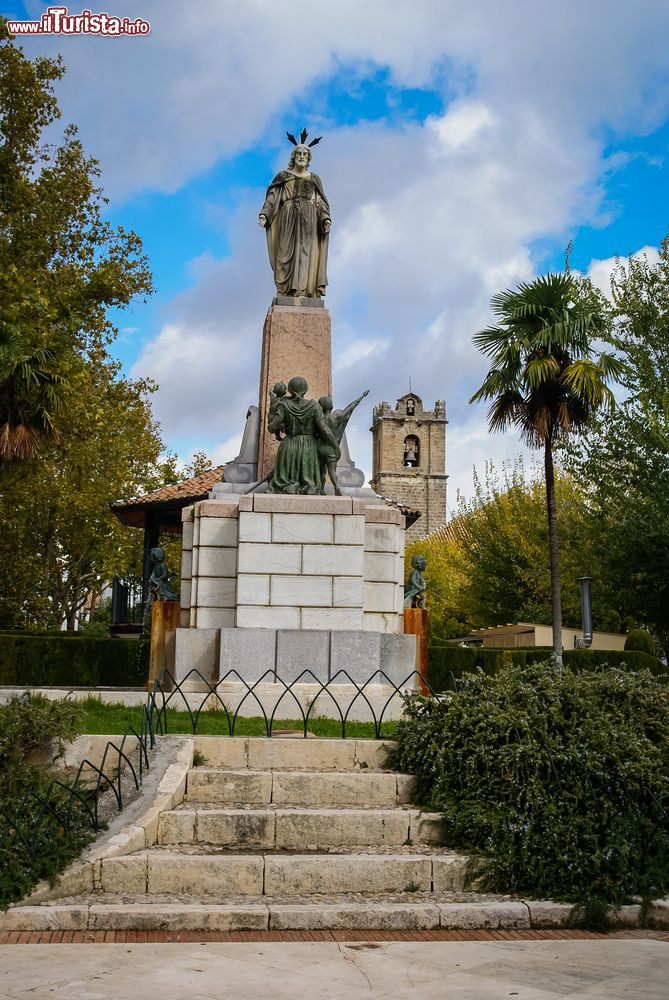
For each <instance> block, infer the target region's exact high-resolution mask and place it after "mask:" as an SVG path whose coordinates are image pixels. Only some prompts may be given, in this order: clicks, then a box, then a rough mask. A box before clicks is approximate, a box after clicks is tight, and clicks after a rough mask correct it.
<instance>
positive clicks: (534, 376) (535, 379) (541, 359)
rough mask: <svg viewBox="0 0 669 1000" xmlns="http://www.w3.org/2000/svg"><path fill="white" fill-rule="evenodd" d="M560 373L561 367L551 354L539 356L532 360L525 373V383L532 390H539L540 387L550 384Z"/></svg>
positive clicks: (528, 363) (526, 366)
mask: <svg viewBox="0 0 669 1000" xmlns="http://www.w3.org/2000/svg"><path fill="white" fill-rule="evenodd" d="M559 371H560V365H559V364H558V362H557V360H556V359H555V358H554V357H553V356H552V355H550V354H543V355H539V356H538V357H534V358H530V359H529V361H528V362H527V364H526V365H525V370H524V371H523V381H524V382H526V383H527V385H528V386H529V387H530V389H537V388H538V387H539V386H540V385H544V384H545V383H546V382H550V380H551V379H554V378H555V377H556V376H557V375H558V374H559Z"/></svg>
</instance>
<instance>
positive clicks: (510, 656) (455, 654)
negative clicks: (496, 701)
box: [427, 645, 666, 691]
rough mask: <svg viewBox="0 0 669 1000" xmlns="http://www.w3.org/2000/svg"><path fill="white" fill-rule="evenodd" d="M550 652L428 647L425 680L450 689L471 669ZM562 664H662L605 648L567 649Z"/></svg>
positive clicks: (492, 669) (658, 669) (655, 668)
mask: <svg viewBox="0 0 669 1000" xmlns="http://www.w3.org/2000/svg"><path fill="white" fill-rule="evenodd" d="M549 655H550V650H549V649H547V648H546V647H543V648H542V647H540V646H533V647H530V648H526V649H484V648H483V647H482V646H477V647H470V648H467V647H465V646H451V645H444V646H436V645H435V646H429V647H428V668H427V679H428V682H429V684H430V686H431V688H432V690H433V691H453V690H454V688H455V687H456V686H457V683H458V682H459V681H460V679H461V678H462V677H463V676H464V675H465V674H468V673H471V672H472V671H477V670H481V671H483V673H485V674H486V675H489V676H492V675H493V674H496V673H497V672H498V670H499V669H500V668H501V667H503V666H507V665H510V664H513V666H514V667H517V668H518V667H519V668H525V667H526V666H528V665H529V664H532V663H541V662H543V661H545V660H546V658H547V657H548V656H549ZM563 656H564V664H565V666H567V667H569V668H570V670H578V671H580V670H597V669H599V668H601V667H602V666H611V667H613V666H617V667H618V666H619V667H623V666H626V667H628V668H629V669H631V670H644V669H646V670H651V671H652V672H653V673H656V674H662V673H664V672H665V671H666V667H664V666H663V664H662V663H660V661H659V660H658V659H657V657H655V656H649V655H648V654H647V653H644V652H641V651H638V650H630V651H625V652H621V651H618V650H608V649H567V650H565V652H564V655H563Z"/></svg>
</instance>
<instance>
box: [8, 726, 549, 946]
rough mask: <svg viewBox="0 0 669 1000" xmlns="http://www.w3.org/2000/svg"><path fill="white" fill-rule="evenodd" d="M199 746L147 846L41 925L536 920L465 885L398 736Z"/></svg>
mask: <svg viewBox="0 0 669 1000" xmlns="http://www.w3.org/2000/svg"><path fill="white" fill-rule="evenodd" d="M191 746H192V741H191ZM194 746H195V760H196V761H199V763H200V766H189V764H190V757H189V758H188V764H186V765H184V767H183V771H182V774H183V777H182V779H181V784H180V785H179V783H178V782H177V783H174V782H173V787H174V790H175V793H174V794H173V795H172V798H171V800H170V799H167V800H165V799H164V798H163V799H162V800H161V799H160V794H159V799H158V800H156V801H157V802H158V803H159V806H158V808H157V809H155V810H154V819H153V820H152V821H151V832H150V834H149V827H148V826H147V827H146V830H145V831H143V832H145V833H146V839H145V842H144V849H141V850H134V852H133V853H128V850H130V851H132V850H133V843H134V842H133V841H132V840H130V841H128V849H126V850H124V851H123V853H122V854H121V855H120V856H104V855H101V858H100V860H98V861H97V862H94V865H95V867H94V874H93V876H92V878H91V883H90V888H91V889H93V891H90V889H89V890H88V891H86V890H85V889H84V891H83V892H80V893H79V894H77V895H76V896H71V897H69V898H67V899H63V898H60V899H57V900H54V899H53V898H52V899H50V900H48V901H45V902H44V903H43V904H42V906H40V907H32V909H33V910H35V911H40V910H41V919H40V920H38V921H37V923H38V924H40V925H41V926H43V925H45V924H47V925H49V926H51V927H54V926H60V925H61V924H62V919H61V918H60V917H59V916H58V915H59V914H61V915H64V913H65V911H66V910H67V908H68V907H69V910H68V913H69V924H68V927H70V928H74V927H77V928H79V927H81V926H84V927H85V928H86V929H89V930H184V931H186V930H266V929H270V930H326V929H359V930H367V929H369V930H390V929H402V930H428V929H434V928H439V927H450V928H453V927H456V928H459V927H494V928H497V927H502V928H523V927H529V926H530V923H529V911H528V907H527V906H526V904H524V903H522V902H520V901H515V900H511V899H510V897H508V896H507V897H503V896H481V895H478V894H476V893H471V892H465V890H464V885H465V872H466V864H467V859H466V858H464V857H462V856H459V855H457V854H454V853H453V852H452V851H449V850H447V849H446V848H444V847H443V846H442V826H441V820H440V817H439V816H438V815H435V814H430V813H424V812H421V811H420V810H419V809H418V808H416V807H414V806H412V805H411V795H412V785H413V779H412V778H411V776H410V775H406V774H397V773H396V772H394V771H390V770H387V769H385V767H384V765H385V763H386V756H387V751H388V744H384V743H382V742H381V741H374V740H353V739H347V740H321V739H315V738H314V739H306V740H305V739H300V738H295V737H293V738H290V737H289V738H281V737H275V738H272V739H260V738H257V739H256V738H249V739H241V738H234V739H231V738H217V737H196V738H195V743H194ZM191 754H192V749H191ZM186 772H187V773H186ZM177 777H178V775H177ZM184 778H185V789H184ZM168 780H171V779H168ZM159 791H160V790H159ZM161 801H162V802H163V803H164V802H165V801H167V804H168V805H169V806H170V807H169V808H160V802H161ZM130 829H133V830H136V829H137V828H136V827H135V828H130ZM130 836H131V837H132V836H134V834H131V835H130ZM147 845H149V846H147ZM87 878H88V876H87ZM61 897H62V893H61ZM27 902H29V901H27ZM49 909H50V910H51V915H52V916H51V919H49V917H48V915H47V912H46V911H48V910H49ZM18 911H19V908H17V909H16V910H14V911H13V912H14V914H15V915H16V914H18ZM24 915H25V916H27V911H26V910H24ZM16 919H18V920H20V917H18V918H16ZM66 923H67V921H66Z"/></svg>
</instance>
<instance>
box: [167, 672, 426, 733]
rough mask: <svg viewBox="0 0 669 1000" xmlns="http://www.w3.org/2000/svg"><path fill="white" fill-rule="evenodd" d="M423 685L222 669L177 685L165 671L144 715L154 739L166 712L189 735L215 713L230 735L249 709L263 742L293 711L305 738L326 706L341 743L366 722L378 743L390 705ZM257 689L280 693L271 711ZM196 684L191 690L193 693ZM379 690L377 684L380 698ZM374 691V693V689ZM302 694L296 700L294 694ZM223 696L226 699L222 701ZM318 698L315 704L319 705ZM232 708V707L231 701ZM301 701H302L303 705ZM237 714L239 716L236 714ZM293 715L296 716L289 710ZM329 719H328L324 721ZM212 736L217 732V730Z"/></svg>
mask: <svg viewBox="0 0 669 1000" xmlns="http://www.w3.org/2000/svg"><path fill="white" fill-rule="evenodd" d="M230 682H234V683H236V684H239V685H240V686H241V692H240V694H241V697H240V696H239V695H236V696H234V697H233V696H232V695H231V694H230V692H227V691H225V692H224V691H223V690H222V689H223V685H225V684H228V683H230ZM421 683H422V684H423V685H426V682H425V681H424V679H423V678H421V675H420V674H419V673H418V671H417V670H412V671H411V672H410V673H409V674H407V676H406V677H405V678H403V679H402V680H401V681H400V682H399V683H396V682H395V681H393V680H392V679H391V678H390V677H389V676H388V675H387V674H386V673H385V672H384V671H382V670H379V671H377V672H376V673H375V674H374V675H373V676H372V677H371V678H370V679H369V680H367V681H365V682H364V683H360V682H359V681H356V680H355V679H354V678H353V677H352V676H351V675H350V674H349V673H348V671H346V670H339V671H337V673H336V674H335V675H334V676H333V677H331V678H329V679H328V680H327V681H321V680H320V679H319V678H318V677H317V676H316V674H315V673H314V672H313V671H312V670H309V669H305V670H303V671H302V672H301V673H300V674H299V675H298V676H297V677H295V678H294V679H293V680H291V681H285V680H283V678H282V677H280V676H279V674H278V673H277V672H276V671H274V670H267V671H266V672H265V673H264V674H262V675H261V676H260V677H258V678H257V679H256V680H254V681H248V680H246V679H245V678H244V677H243V676H242V675H241V674H240V673H239V671H238V670H234V669H233V670H228V672H227V673H226V674H224V675H223V677H221V678H219V680H218V681H216V682H215V683H212V682H211V681H210V680H209V679H208V678H207V677H205V676H204V675H203V674H202V673H200V671H199V670H191V671H190V672H189V673H188V674H187V675H186V676H185V677H183V678H182V679H181V680H177V679H176V678H175V677H174V675H173V674H172V673H171V672H170V671H169V670H165V671H164V672H163V674H162V676H161V678H160V680H158V681H156V683H155V684H154V687H153V690H152V691H151V692H150V693H149V697H148V705H147V707H148V712H149V714H150V716H151V718H152V720H153V728H154V730H155V731H156V732H158V733H160V734H165V733H167V732H168V731H169V715H168V710H169V709H170V708H172V709H177V710H179V711H182V712H186V713H187V715H188V717H189V719H190V725H191V731H192V732H193V733H197V731H198V725H199V723H200V719H201V717H202V714H203V713H204V712H211V711H212V710H213V711H217V712H220V713H222V715H223V717H224V719H225V728H224V729H223V731H222V732H220V735H223V736H226V735H228V736H234V735H235V730H236V728H237V724H238V722H239V719H240V718H246V717H248V716H249V714H250V710H252V709H253V708H256V709H257V717H259V718H260V719H262V724H263V725H264V730H265V733H264V735H265V736H266V737H271V736H272V734H273V732H274V731H275V728H276V723H277V721H279V720H282V719H285V718H287V717H292V716H287V714H286V713H290V712H291V711H294V712H295V716H296V718H297V720H298V722H299V724H300V727H301V729H302V734H303V736H304V737H305V738H306V737H307V736H308V735H309V726H310V724H313V722H314V721H315V720H316V719H317V718H318V717H319V713H320V712H322V710H323V709H324V708H325V705H326V704H327V707H328V709H330V711H332V710H334V711H335V712H336V715H335V716H334V718H335V719H338V720H339V722H340V724H341V737H342V739H345V738H346V732H347V729H348V728H350V726H351V724H352V723H356V724H358V723H359V722H360V721H364V722H368V723H371V724H372V726H373V728H374V737H375V738H376V739H381V738H383V737H384V736H387V734H384V733H383V732H382V727H383V725H384V723H386V722H389V721H392V720H390V719H388V718H387V715H388V711H389V708H390V706H391V705H392V703H393V701H395V705H396V707H397V701H396V699H398V698H404V697H405V696H406V695H407V694H408V693H410V692H414V691H415V690H416V685H417V684H421ZM263 684H271V685H273V686H276V685H278V686H279V689H280V693H279V696H278V698H276V700H274V697H276V696H275V694H274V697H273V698H272V701H273V704H272V706H271V707H269V705H268V701H269V699H268V698H266V699H263V697H262V695H263V691H262V689H261V686H262V685H263ZM303 684H309V685H310V687H311V690H309V692H308V695H305V693H304V692H300V691H299V685H303ZM195 685H197V689H196V688H195ZM380 685H383V691H382V693H381V689H380V688H379V686H380ZM426 686H427V687H428V690H429V693H430V695H431V696H433V697H439V696H438V695H437V694H436V693H435V692H434V691H432V689H431V688H429V685H426ZM375 688H378V689H379V690H376V691H375V690H374V689H375ZM300 694H302V697H301V698H300V697H299V695H300ZM226 696H227V698H226ZM319 699H320V704H319ZM233 701H234V702H235V703H236V704H235V707H234V708H233V707H232V702H233ZM305 702H308V703H307V704H305ZM356 706H357V707H358V708H361V707H362V706H366V708H367V713H366V714H367V715H368V718H366V719H364V720H360V719H352V718H351V715H352V713H353V711H354V708H355V707H356ZM242 710H243V711H242ZM295 710H296V711H295ZM331 717H332V716H330V715H328V718H331ZM217 733H218V729H217Z"/></svg>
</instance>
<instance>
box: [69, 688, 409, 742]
mask: <svg viewBox="0 0 669 1000" xmlns="http://www.w3.org/2000/svg"><path fill="white" fill-rule="evenodd" d="M80 704H81V707H82V721H81V731H82V732H83V733H104V734H107V733H109V734H115V733H122V732H123V731H124V730H125V727H126V726H134V728H135V729H136V730H137V732H139V727H140V724H141V714H142V709H141V706H139V705H136V706H129V705H107V704H103V703H102V702H101V701H99V700H98V699H97V698H87V699H85V700H84V701H82V702H80ZM155 725H156V731H157V732H158V731H159V729H158V717H157V716H156V717H155ZM303 726H304V724H303V722H302V721H301V720H300V719H275V720H274V723H273V726H272V732H273V733H276V732H280V731H285V730H299V732H300V733H302V731H303ZM395 729H396V724H395V723H394V722H384V723H383V724H382V726H381V735H382V736H383V737H385V738H386V739H389V738H392V737H393V736H394V735H395ZM167 732H168V733H192V732H193V722H192V721H191V717H190V715H189V714H188V712H178V711H176V710H175V709H172V708H168V709H167ZM309 732H310V733H312V734H313V735H314V736H331V737H335V738H337V737H340V736H341V735H342V730H341V722H339V721H338V720H336V719H318V718H315V719H311V718H310V719H309ZM197 733H198V735H200V736H228V735H230V727H229V725H228V720H227V717H226V714H225V712H223V711H215V712H201V713H200V715H199V716H197ZM234 735H235V736H266V735H267V732H266V727H265V720H264V719H263V718H262V716H258V717H253V718H249V719H245V718H241V717H240V718H238V719H237V720H236V723H235V732H234ZM346 736H347V737H356V738H358V739H374V737H375V736H376V732H375V729H374V724H373V723H371V722H347V723H346Z"/></svg>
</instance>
